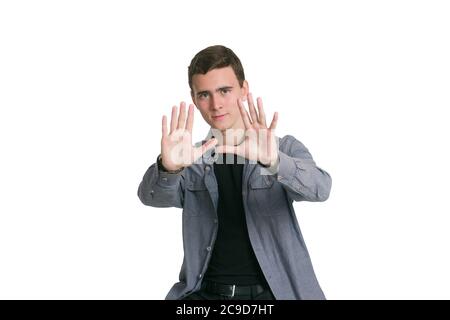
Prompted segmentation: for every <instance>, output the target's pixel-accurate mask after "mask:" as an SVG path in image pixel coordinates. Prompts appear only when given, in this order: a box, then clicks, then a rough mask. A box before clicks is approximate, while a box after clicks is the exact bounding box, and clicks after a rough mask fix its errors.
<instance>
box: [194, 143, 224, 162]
mask: <svg viewBox="0 0 450 320" xmlns="http://www.w3.org/2000/svg"><path fill="white" fill-rule="evenodd" d="M217 142H218V141H217V139H216V138H211V139H209V140H208V141H207V142H205V143H204V144H203V145H201V146H200V147H197V148H195V149H194V161H195V160H197V159H198V158H200V157H201V156H202V155H203V154H204V153H205V152H206V151H208V150H209V149H212V148H214V147H215V146H216V144H217Z"/></svg>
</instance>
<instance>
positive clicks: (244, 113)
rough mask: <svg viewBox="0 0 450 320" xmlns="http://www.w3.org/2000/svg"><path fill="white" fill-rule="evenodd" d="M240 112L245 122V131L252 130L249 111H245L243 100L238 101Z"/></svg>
mask: <svg viewBox="0 0 450 320" xmlns="http://www.w3.org/2000/svg"><path fill="white" fill-rule="evenodd" d="M238 105H239V111H240V112H241V117H242V121H244V126H245V129H250V128H251V126H252V124H251V123H250V117H249V116H248V113H247V110H245V107H244V104H243V103H242V100H241V99H238Z"/></svg>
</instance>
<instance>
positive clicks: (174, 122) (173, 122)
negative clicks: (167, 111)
mask: <svg viewBox="0 0 450 320" xmlns="http://www.w3.org/2000/svg"><path fill="white" fill-rule="evenodd" d="M176 128H177V106H173V107H172V115H171V118H170V134H172V133H173V132H174V131H175V129H176Z"/></svg>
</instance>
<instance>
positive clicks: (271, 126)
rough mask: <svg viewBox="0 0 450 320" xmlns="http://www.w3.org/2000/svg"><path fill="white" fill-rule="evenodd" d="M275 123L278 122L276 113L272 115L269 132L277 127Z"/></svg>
mask: <svg viewBox="0 0 450 320" xmlns="http://www.w3.org/2000/svg"><path fill="white" fill-rule="evenodd" d="M277 122H278V112H275V113H274V114H273V119H272V123H271V124H270V128H269V129H270V130H275V128H276V127H277Z"/></svg>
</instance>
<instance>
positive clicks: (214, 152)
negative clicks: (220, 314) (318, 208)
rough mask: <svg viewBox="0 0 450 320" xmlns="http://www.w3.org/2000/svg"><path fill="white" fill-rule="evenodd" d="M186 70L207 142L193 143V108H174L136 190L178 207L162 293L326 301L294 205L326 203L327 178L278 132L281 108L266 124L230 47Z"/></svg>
mask: <svg viewBox="0 0 450 320" xmlns="http://www.w3.org/2000/svg"><path fill="white" fill-rule="evenodd" d="M188 75H189V85H190V87H191V96H192V100H193V102H194V104H195V106H196V107H197V109H198V110H199V111H200V113H201V114H202V116H203V119H204V120H205V121H206V122H207V123H208V124H209V125H210V126H211V130H210V132H209V134H208V136H207V140H204V141H202V142H200V143H197V144H196V145H195V146H193V145H192V137H191V133H192V127H193V120H194V106H193V105H189V108H188V111H187V115H186V104H185V103H184V102H182V103H181V105H180V108H179V113H178V108H177V107H176V106H174V107H173V108H172V115H171V121H170V128H168V126H167V119H166V116H163V118H162V139H161V154H160V155H159V156H158V158H157V161H156V163H155V164H153V165H152V166H151V167H150V168H149V169H148V170H147V172H146V173H145V175H144V177H143V180H142V182H141V183H140V185H139V189H138V196H139V198H140V200H141V201H142V202H143V203H144V204H145V205H149V206H153V207H178V208H183V244H184V246H183V247H184V260H183V265H182V267H181V272H180V277H179V280H180V281H179V282H178V283H176V284H175V285H174V286H173V287H172V289H171V290H170V291H169V293H168V295H167V297H166V299H255V300H257V299H325V296H324V294H323V292H322V290H321V288H320V286H319V284H318V282H317V279H316V276H315V274H314V270H313V266H312V263H311V260H310V258H309V254H308V251H307V248H306V245H305V242H304V240H303V237H302V234H301V232H300V228H299V225H298V222H297V219H296V215H295V212H294V208H293V205H292V203H293V201H325V200H326V199H327V198H328V196H329V193H330V188H331V177H330V176H329V174H328V173H327V172H326V171H324V170H322V169H320V168H319V167H317V166H316V164H315V162H314V160H313V158H312V156H311V154H310V153H309V152H308V150H307V148H306V147H305V146H304V145H303V144H302V143H301V142H300V141H298V140H296V139H295V138H294V137H292V136H289V135H288V136H285V137H283V138H281V139H280V138H278V137H276V136H275V129H276V125H277V119H278V114H277V113H275V114H274V116H273V119H272V121H271V123H270V125H267V121H266V115H265V113H264V109H263V104H262V100H261V99H260V98H258V99H257V106H256V107H255V104H254V101H253V97H252V95H251V93H249V85H248V82H247V81H246V80H245V76H244V70H243V68H242V65H241V62H240V60H239V58H238V57H237V56H236V55H235V54H234V52H233V51H232V50H230V49H229V48H226V47H223V46H212V47H208V48H206V49H204V50H202V51H200V52H199V53H197V55H195V57H194V58H193V59H192V61H191V64H190V66H189V69H188ZM243 101H247V103H248V109H249V112H250V113H248V112H247V110H246V108H245V106H244V104H243Z"/></svg>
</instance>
